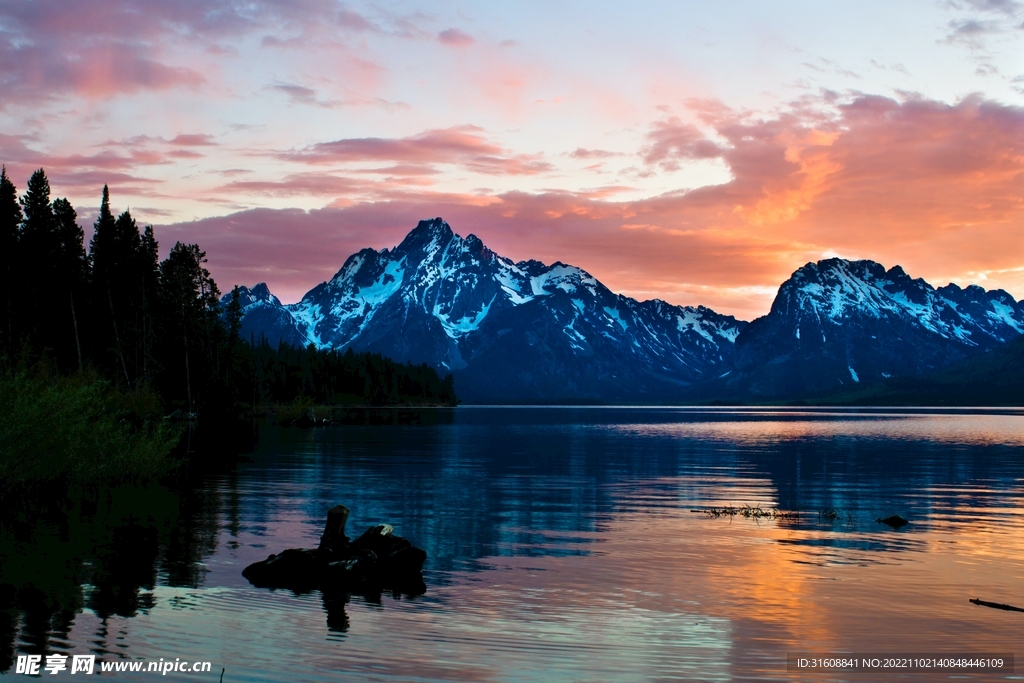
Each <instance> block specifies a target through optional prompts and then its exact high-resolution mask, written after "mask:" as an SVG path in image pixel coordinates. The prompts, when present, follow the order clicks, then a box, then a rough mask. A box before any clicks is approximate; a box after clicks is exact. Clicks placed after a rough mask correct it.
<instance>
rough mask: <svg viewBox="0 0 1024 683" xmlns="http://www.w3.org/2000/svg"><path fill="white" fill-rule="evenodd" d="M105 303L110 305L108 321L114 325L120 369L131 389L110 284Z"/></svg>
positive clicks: (108, 284) (130, 380)
mask: <svg viewBox="0 0 1024 683" xmlns="http://www.w3.org/2000/svg"><path fill="white" fill-rule="evenodd" d="M107 302H108V303H110V319H111V320H112V321H113V323H114V342H115V343H116V344H117V355H118V356H119V357H120V358H121V369H122V370H124V381H125V382H128V388H129V389H131V388H132V379H131V377H129V376H128V365H127V364H126V363H125V362H124V351H122V350H121V335H119V334H118V333H117V316H116V315H114V297H113V296H112V295H111V294H110V283H109V282H108V283H107Z"/></svg>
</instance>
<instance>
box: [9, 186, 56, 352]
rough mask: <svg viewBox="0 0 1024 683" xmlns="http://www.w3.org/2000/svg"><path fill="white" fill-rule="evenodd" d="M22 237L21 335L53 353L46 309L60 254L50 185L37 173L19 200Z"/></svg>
mask: <svg viewBox="0 0 1024 683" xmlns="http://www.w3.org/2000/svg"><path fill="white" fill-rule="evenodd" d="M21 210H22V213H23V214H24V218H23V219H22V221H21V233H20V235H19V238H18V242H19V252H20V254H19V256H20V260H19V263H18V266H19V270H20V276H19V277H18V280H17V283H16V287H15V296H16V297H17V299H18V301H19V303H21V304H22V305H23V306H24V308H23V325H24V329H23V333H24V334H27V335H28V338H29V339H30V340H31V341H32V343H33V344H34V345H35V346H36V347H37V348H40V349H41V348H50V349H51V351H52V350H54V343H55V342H57V340H58V337H57V335H56V334H55V330H54V329H52V327H53V326H52V325H51V322H52V320H51V318H50V317H49V316H48V310H47V309H48V307H49V305H50V304H51V301H52V297H53V294H54V282H53V277H54V273H55V270H56V262H57V259H58V255H59V252H60V241H59V240H58V238H57V231H56V229H55V225H54V220H53V207H52V206H51V205H50V181H49V180H47V178H46V172H45V171H43V169H41V168H40V169H38V170H37V171H36V172H35V173H33V174H32V177H31V178H29V180H28V186H27V188H26V190H25V195H24V196H23V197H22V198H21Z"/></svg>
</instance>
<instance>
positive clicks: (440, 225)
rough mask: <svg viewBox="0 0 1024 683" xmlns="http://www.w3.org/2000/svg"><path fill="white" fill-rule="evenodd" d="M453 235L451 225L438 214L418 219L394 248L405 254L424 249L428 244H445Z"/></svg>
mask: <svg viewBox="0 0 1024 683" xmlns="http://www.w3.org/2000/svg"><path fill="white" fill-rule="evenodd" d="M453 236H454V233H453V232H452V229H451V226H449V225H448V224H447V223H446V222H445V221H444V219H442V218H441V217H440V216H439V217H437V218H431V219H430V220H426V221H420V222H419V223H418V224H417V225H416V227H415V228H413V229H412V230H411V231H410V232H409V234H408V235H406V236H405V239H404V240H402V243H401V244H399V245H398V247H397V248H396V249H395V250H396V251H400V252H403V253H406V254H407V253H410V252H412V251H416V250H418V249H425V248H427V247H428V246H429V245H430V244H438V245H444V244H447V243H448V242H449V241H451V239H452V237H453Z"/></svg>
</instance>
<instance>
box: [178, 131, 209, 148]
mask: <svg viewBox="0 0 1024 683" xmlns="http://www.w3.org/2000/svg"><path fill="white" fill-rule="evenodd" d="M168 144H170V145H176V146H179V147H208V146H211V145H216V144H217V143H216V142H214V141H213V136H212V135H207V134H206V133H191V134H186V133H180V134H178V135H176V136H175V137H174V138H173V139H171V140H169V141H168Z"/></svg>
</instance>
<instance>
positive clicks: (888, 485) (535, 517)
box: [0, 409, 1024, 671]
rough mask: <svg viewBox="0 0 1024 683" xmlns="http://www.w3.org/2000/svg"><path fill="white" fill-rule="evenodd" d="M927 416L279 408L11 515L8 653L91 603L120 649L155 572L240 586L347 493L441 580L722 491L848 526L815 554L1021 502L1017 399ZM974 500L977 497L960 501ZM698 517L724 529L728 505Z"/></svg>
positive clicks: (900, 539) (578, 540)
mask: <svg viewBox="0 0 1024 683" xmlns="http://www.w3.org/2000/svg"><path fill="white" fill-rule="evenodd" d="M929 419H932V418H926V417H925V418H922V417H919V416H907V415H904V416H899V415H895V416H893V415H889V416H886V417H878V416H867V415H858V414H857V413H854V412H849V413H843V414H840V415H834V414H833V415H828V414H815V413H805V414H798V413H795V412H792V411H790V412H786V411H777V412H774V413H769V412H765V411H760V412H758V411H753V410H747V411H732V412H730V411H723V410H703V411H699V410H698V411H692V410H680V409H666V410H655V409H645V410H629V409H621V410H619V409H578V410H574V409H555V410H550V409H536V410H535V409H521V410H520V409H511V410H510V409H506V410H501V411H491V410H484V409H459V410H457V411H455V418H454V420H452V421H449V422H446V421H444V420H442V421H439V422H437V423H431V424H420V425H359V426H348V427H328V428H315V429H310V430H300V429H278V428H274V427H268V428H265V429H264V430H263V433H262V438H261V441H260V446H259V449H258V450H257V452H256V453H255V454H253V456H252V459H251V461H250V462H246V463H241V464H239V465H238V466H237V468H236V469H235V471H234V472H232V473H230V474H228V475H218V476H216V477H213V478H211V479H210V480H208V481H207V482H205V483H204V484H202V485H199V486H196V487H195V488H194V489H192V490H190V491H188V492H187V493H184V494H176V493H172V492H170V491H167V490H165V489H154V490H148V491H141V492H139V491H137V492H129V491H116V492H110V493H105V494H103V495H99V496H96V497H95V498H94V499H89V500H77V501H75V502H72V503H67V504H66V505H64V506H56V505H50V506H40V508H39V509H31V510H25V511H23V512H22V513H21V514H19V515H9V516H7V517H9V518H10V519H12V521H10V522H8V521H5V522H4V523H3V525H2V527H0V671H5V670H7V669H9V668H10V667H11V665H12V663H13V660H14V657H15V654H16V649H21V650H22V651H26V652H31V653H39V652H45V651H53V650H55V649H56V650H58V651H59V650H60V649H61V648H64V649H65V650H66V649H67V646H66V645H62V643H64V642H65V641H66V640H67V639H68V633H69V631H70V629H71V626H72V625H73V623H74V621H75V619H76V615H78V614H79V613H80V612H82V611H83V610H88V611H90V612H92V613H94V614H95V615H96V616H97V617H98V618H99V623H100V625H99V627H97V631H96V632H95V633H94V634H92V636H91V637H89V641H90V642H93V643H95V652H96V653H98V654H100V655H103V654H105V653H107V652H108V651H111V652H112V651H114V649H115V648H114V642H113V641H114V639H115V638H116V633H107V631H106V621H107V620H108V619H111V618H113V617H132V616H134V615H138V614H145V613H147V611H149V610H151V608H152V607H153V606H154V601H155V600H157V598H155V597H154V593H155V591H154V588H155V587H156V586H163V585H167V586H180V587H192V588H199V587H209V586H210V585H211V581H210V580H209V579H208V578H207V576H206V573H205V572H206V569H204V568H203V567H204V565H206V566H212V567H215V568H216V567H219V568H220V571H227V572H229V575H230V576H231V577H235V578H236V579H237V581H238V583H237V584H234V585H238V586H242V585H245V584H244V580H242V579H241V578H239V577H237V571H239V570H240V568H241V567H242V566H244V565H245V563H246V562H245V561H244V558H248V557H250V556H251V559H249V560H248V561H253V560H255V559H263V558H264V557H266V555H267V554H268V553H270V552H277V551H278V550H280V549H283V548H286V547H299V546H305V547H312V546H314V545H316V538H317V537H318V536H319V533H320V530H321V524H322V520H323V518H324V512H325V511H326V510H327V509H328V508H330V507H331V506H333V505H335V504H337V503H344V504H345V505H347V506H348V507H349V508H350V509H351V510H352V511H353V517H352V518H351V520H350V522H349V528H350V529H351V530H352V531H353V532H358V531H360V530H361V529H362V528H365V527H366V526H369V525H371V524H376V523H379V522H384V521H386V522H391V523H393V524H394V525H395V527H396V532H397V533H400V534H401V535H402V536H405V537H406V538H409V539H410V540H411V541H413V542H414V543H415V544H416V545H418V546H420V547H423V548H425V549H426V550H427V552H428V560H427V564H426V566H425V569H426V570H427V583H428V585H431V586H436V585H439V584H443V583H445V582H447V581H448V580H449V577H450V575H449V574H448V572H449V571H450V570H479V569H482V568H484V567H486V566H490V564H491V563H487V562H480V560H481V559H484V558H490V557H496V556H499V557H500V556H520V557H521V556H532V555H547V556H551V555H556V556H564V555H585V554H589V553H592V552H597V551H599V550H600V548H601V545H600V543H601V540H602V538H603V537H605V536H604V534H605V532H606V531H607V530H608V528H609V527H610V526H611V525H613V524H615V523H617V521H618V520H621V519H623V518H624V516H627V515H636V514H641V515H655V514H658V512H659V509H663V510H666V511H669V512H671V513H673V514H675V513H678V512H679V511H680V510H688V509H690V508H693V507H701V506H710V505H724V504H732V505H742V504H750V505H757V504H761V505H777V506H779V507H780V508H783V509H788V510H795V509H799V510H804V511H808V512H809V513H811V514H808V515H807V516H806V517H802V518H801V519H800V520H799V521H796V522H789V521H787V522H768V523H771V524H774V523H779V524H783V523H784V524H787V525H791V526H792V527H794V528H795V529H798V530H799V529H803V530H821V531H829V530H834V531H835V532H837V533H835V534H829V535H828V537H827V538H823V537H822V536H821V535H818V536H813V535H805V537H797V538H796V539H795V540H794V541H793V542H794V543H796V544H798V545H800V546H801V547H803V548H804V549H805V550H806V553H804V555H802V558H803V559H805V560H806V559H808V558H810V559H811V560H813V559H814V557H825V556H828V557H833V556H838V555H840V554H842V553H858V554H859V555H858V558H860V559H858V561H872V562H873V561H878V560H880V559H884V557H885V556H888V557H893V556H894V555H893V553H898V552H900V551H903V550H906V549H912V548H915V547H917V545H918V544H919V542H920V541H919V538H920V537H919V536H917V535H916V532H917V531H918V530H921V529H925V528H935V527H937V526H945V527H955V526H956V525H958V524H964V525H969V524H973V523H977V520H978V519H979V516H978V515H999V514H1002V512H1001V510H1004V509H1008V508H1006V506H1009V505H1012V504H1014V501H1017V502H1018V503H1019V498H1016V497H1014V496H1009V495H1005V494H1004V493H1001V492H1003V491H1005V490H1006V489H1010V488H1012V487H1014V486H1016V485H1017V484H1016V482H1017V481H1019V480H1020V479H1021V478H1024V462H1021V459H1020V458H1019V457H1018V451H1019V447H1020V444H1019V443H1018V442H1017V441H1013V440H1012V439H1010V438H1009V437H1005V435H1006V434H1011V432H1012V431H1013V429H1010V427H1013V425H1016V423H1015V422H1013V423H1012V424H1010V423H1007V424H1010V427H1007V426H1006V424H1004V423H1003V422H1005V421H1006V420H1011V421H1012V420H1013V419H1015V418H1012V417H1005V418H1000V417H999V416H996V417H979V418H976V419H975V418H970V417H964V416H959V415H947V416H940V417H938V418H935V419H934V420H933V422H931V423H928V422H927V420H929ZM972 420H973V422H972ZM1000 420H1003V422H1001V421H1000ZM986 421H987V422H986ZM971 425H974V427H972V426H971ZM978 425H983V427H984V428H978V429H975V428H977V427H978ZM971 429H975V431H974V432H972V431H971ZM1000 430H1002V431H1000ZM1007 430H1009V431H1007ZM929 434H931V435H932V436H931V437H929ZM977 434H981V435H982V436H985V435H987V436H985V438H981V437H978V436H977ZM1000 434H1003V435H1004V436H1000ZM936 435H939V436H936ZM972 435H973V436H972ZM1011 436H1012V434H1011ZM939 437H941V438H939ZM1004 437H1005V438H1004ZM1016 438H1018V439H1019V436H1018V437H1016ZM986 439H987V440H986ZM827 508H836V509H838V510H840V511H841V513H842V518H841V519H840V520H838V521H837V522H836V523H835V524H830V523H828V522H826V521H822V520H819V519H818V518H817V517H816V515H815V514H813V513H814V512H815V511H817V510H823V509H827ZM963 508H970V509H972V510H973V511H974V512H973V513H972V514H973V515H974V516H973V517H971V518H969V519H962V518H960V517H959V516H958V515H959V513H958V512H957V510H959V509H963ZM892 512H899V513H901V514H903V515H904V516H906V517H907V518H909V519H910V520H911V522H912V523H911V525H910V526H909V527H907V528H905V529H904V530H902V531H898V532H896V531H890V530H888V529H887V528H884V527H881V526H880V525H878V524H876V523H875V522H874V519H875V517H878V516H883V515H886V514H890V513H892ZM1007 514H1008V513H1007ZM701 523H702V524H703V523H706V524H707V525H721V526H722V529H723V533H727V531H725V529H726V528H727V527H726V525H727V524H729V522H728V521H726V520H715V519H708V520H706V522H704V521H702V522H701ZM744 523H746V521H744ZM750 523H752V522H750ZM246 552H247V553H248V555H246V554H245V553H246ZM815 553H817V555H815ZM829 553H831V554H832V555H829ZM229 562H234V564H233V565H230V566H229ZM222 578H223V577H222ZM319 597H320V602H321V604H322V607H323V609H324V611H325V612H326V621H327V628H328V629H329V630H332V631H344V630H345V629H347V628H348V616H347V614H346V611H345V606H346V603H347V602H348V601H349V596H347V595H344V594H322V595H320V596H319ZM428 597H429V591H428ZM250 609H254V608H251V607H250Z"/></svg>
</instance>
